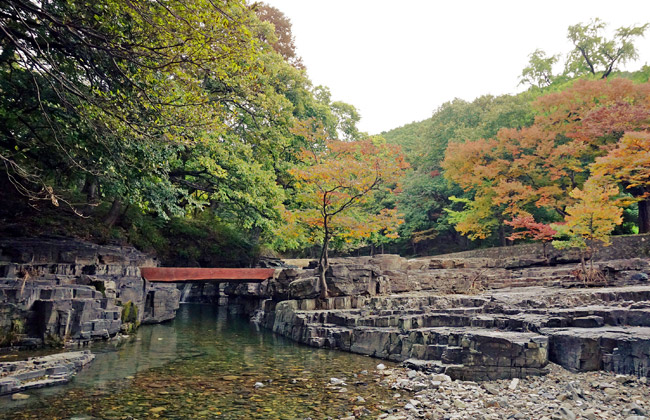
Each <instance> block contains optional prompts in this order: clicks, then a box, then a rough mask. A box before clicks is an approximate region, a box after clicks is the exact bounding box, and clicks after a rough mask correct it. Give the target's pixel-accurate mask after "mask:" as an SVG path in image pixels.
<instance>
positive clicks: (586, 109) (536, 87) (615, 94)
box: [382, 20, 650, 254]
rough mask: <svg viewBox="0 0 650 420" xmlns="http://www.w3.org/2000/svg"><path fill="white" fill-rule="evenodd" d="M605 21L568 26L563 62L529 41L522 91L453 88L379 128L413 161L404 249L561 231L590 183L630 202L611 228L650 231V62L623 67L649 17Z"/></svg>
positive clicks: (404, 201)
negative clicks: (420, 116) (570, 46)
mask: <svg viewBox="0 0 650 420" xmlns="http://www.w3.org/2000/svg"><path fill="white" fill-rule="evenodd" d="M603 29H604V23H603V22H601V21H599V20H594V21H592V22H591V23H589V24H584V25H583V24H578V25H575V26H572V27H570V28H569V31H568V38H569V39H570V40H572V42H573V43H574V45H575V49H574V50H572V51H570V52H569V53H568V55H567V56H566V58H565V62H564V70H563V72H561V73H557V74H556V73H553V65H555V63H556V62H557V61H558V60H560V58H561V56H560V55H554V56H552V57H547V55H546V53H544V52H543V51H541V50H537V51H535V52H533V53H532V54H531V56H530V65H529V67H527V68H525V69H524V70H523V71H522V76H521V83H522V84H524V85H525V86H528V88H527V90H525V91H524V92H522V93H520V94H516V95H502V96H497V97H494V96H482V97H478V98H477V99H475V100H473V101H471V102H469V101H465V100H461V99H454V100H452V101H449V102H446V103H444V104H443V105H442V106H440V107H439V108H438V109H436V110H435V111H434V113H433V115H432V117H431V118H429V119H427V120H424V121H421V122H414V123H411V124H408V125H405V126H403V127H399V128H396V129H394V130H391V131H388V132H384V133H382V136H383V137H384V138H386V139H387V141H388V142H389V143H392V144H396V145H400V146H402V147H403V149H404V152H405V153H406V156H407V160H408V161H409V162H410V163H411V165H412V167H413V171H412V172H411V173H410V174H409V175H408V176H407V178H406V180H405V181H404V184H405V187H404V191H403V193H402V194H401V195H400V199H399V205H398V209H399V211H400V212H402V213H403V214H404V219H405V223H404V225H403V226H402V228H401V231H400V234H401V237H402V240H403V244H402V248H401V249H402V252H407V253H408V252H410V253H413V254H416V253H431V252H445V251H450V250H452V249H464V248H468V247H475V246H486V245H506V244H510V243H512V240H514V239H517V238H524V237H528V238H530V237H531V236H534V235H533V233H532V231H534V230H535V229H536V228H537V229H539V228H540V227H541V226H545V227H546V228H547V229H549V230H550V231H552V232H553V233H554V234H555V232H556V230H557V229H553V228H551V225H552V224H554V223H555V224H560V225H561V224H564V223H567V222H569V223H571V221H572V219H571V212H572V211H574V210H575V207H576V206H578V205H581V203H582V204H584V199H580V198H578V197H580V196H581V194H583V195H584V194H585V193H584V192H585V191H586V189H590V193H588V194H587V195H588V196H590V197H593V195H594V194H600V197H601V198H600V201H599V202H597V203H596V202H592V205H593V206H596V207H599V208H606V205H607V204H608V203H610V204H611V203H613V204H612V205H614V208H616V209H619V208H620V209H623V210H624V211H623V217H622V220H621V221H620V223H618V221H617V223H614V224H613V225H612V228H614V226H615V231H614V232H615V233H638V232H648V230H649V229H650V219H649V217H650V215H649V212H648V204H649V203H648V201H647V198H648V194H649V192H650V191H649V190H648V186H649V184H648V182H649V181H650V178H649V177H648V175H649V174H648V168H649V167H650V156H649V155H650V144H649V143H650V142H649V141H648V131H647V130H648V129H649V128H650V102H649V101H650V84H649V83H648V78H649V76H650V67H648V66H647V65H645V66H643V67H642V68H641V70H639V71H636V72H618V71H616V69H617V66H618V65H620V64H621V63H623V62H626V61H629V60H633V59H634V57H635V49H634V44H633V42H632V41H633V39H634V38H635V36H641V35H642V34H643V33H644V32H645V30H646V29H647V25H644V26H639V27H630V28H620V29H619V30H618V31H617V32H616V35H615V37H614V38H612V39H606V38H604V37H603V36H602V30H603ZM581 51H584V54H582V53H581ZM605 192H606V193H605ZM602 194H605V195H606V196H607V197H606V198H604V197H602ZM592 210H594V209H592ZM610 210H611V209H610ZM582 211H583V212H587V210H586V209H584V208H583V209H582ZM589 214H590V216H589V217H591V218H592V219H593V218H595V219H593V220H597V219H598V217H599V216H598V215H597V214H593V212H592V213H589ZM582 216H584V217H586V216H585V214H582ZM513 222H514V223H513ZM589 223H592V222H589ZM594 224H597V222H594ZM560 230H562V229H560ZM524 232H527V234H523V233H524ZM574 233H575V232H574ZM592 233H593V232H592ZM579 236H581V235H579ZM584 236H585V237H590V238H591V239H594V238H595V236H594V235H592V234H585V235H584ZM596 236H597V235H596ZM509 239H510V240H509ZM547 239H549V240H550V239H552V235H551V236H550V237H549V238H547ZM409 247H410V250H409Z"/></svg>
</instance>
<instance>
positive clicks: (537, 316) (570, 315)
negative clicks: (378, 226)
mask: <svg viewBox="0 0 650 420" xmlns="http://www.w3.org/2000/svg"><path fill="white" fill-rule="evenodd" d="M596 267H597V268H598V269H599V270H600V272H601V273H602V278H603V279H604V281H603V282H606V283H607V284H608V285H609V286H611V287H606V288H603V287H599V288H596V287H593V286H602V285H603V284H597V285H596V284H589V285H585V284H583V283H582V282H576V280H575V270H576V269H577V266H576V264H565V265H555V266H547V265H545V261H544V260H540V259H537V258H529V259H519V260H517V259H504V260H493V259H489V258H458V257H453V258H449V257H437V258H424V259H416V260H406V259H404V258H401V257H399V256H395V255H381V256H376V257H361V258H349V259H340V260H334V261H333V262H332V266H331V267H330V269H329V271H328V273H327V276H326V278H327V281H328V286H329V289H330V294H331V295H332V297H331V298H329V299H325V300H322V299H318V298H317V296H318V295H319V290H318V287H317V284H318V283H317V278H316V272H315V270H310V269H302V270H301V269H285V270H282V271H280V272H279V273H278V275H277V276H276V278H275V279H273V280H269V281H266V282H263V283H259V284H246V285H236V286H235V285H233V286H229V287H226V289H225V290H226V293H227V294H229V295H230V302H231V303H242V302H248V305H249V307H248V308H247V309H248V311H250V310H251V306H253V305H251V303H250V302H251V299H254V298H260V299H265V301H264V304H263V307H261V308H258V309H260V310H259V311H258V313H257V314H256V319H257V320H258V321H259V322H261V323H262V324H263V325H264V326H266V327H267V328H270V329H272V330H273V331H275V332H277V333H279V334H282V335H285V336H288V337H291V338H292V339H294V340H296V341H299V342H302V343H305V344H308V345H311V346H315V347H330V348H338V349H341V350H346V351H351V352H355V353H361V354H367V355H370V356H375V357H380V358H385V359H391V360H397V361H405V362H406V363H408V364H409V365H410V366H412V367H418V368H420V369H424V370H429V371H434V372H444V373H446V374H448V375H449V376H451V377H453V378H458V379H466V380H488V379H490V380H492V379H503V378H513V377H522V376H526V375H539V374H544V373H545V371H546V370H545V366H546V365H547V363H548V362H549V361H552V362H555V363H558V364H560V365H562V366H564V367H566V368H568V369H571V370H574V371H585V370H599V369H604V370H609V371H613V372H617V373H621V374H632V375H637V376H644V377H647V376H650V368H649V367H650V347H649V346H650V283H648V274H649V273H650V263H649V262H648V260H645V259H638V258H637V259H627V260H612V261H603V262H599V263H597V264H596ZM603 282H601V283H603ZM569 286H592V287H587V288H572V289H566V287H569Z"/></svg>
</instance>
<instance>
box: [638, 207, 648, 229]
mask: <svg viewBox="0 0 650 420" xmlns="http://www.w3.org/2000/svg"><path fill="white" fill-rule="evenodd" d="M639 233H650V200H643V201H639Z"/></svg>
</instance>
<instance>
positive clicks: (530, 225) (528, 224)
mask: <svg viewBox="0 0 650 420" xmlns="http://www.w3.org/2000/svg"><path fill="white" fill-rule="evenodd" d="M504 223H505V224H506V225H508V226H512V227H513V228H514V229H522V230H519V231H517V232H514V233H513V234H512V235H510V236H509V237H508V239H510V240H511V241H514V240H516V239H532V240H533V241H540V242H541V243H542V252H543V253H544V258H545V259H546V260H548V255H547V252H546V245H548V244H549V242H551V241H552V240H553V237H554V235H555V234H556V233H557V231H556V230H555V229H553V228H552V227H551V226H549V225H546V224H544V223H538V222H536V221H535V218H534V217H533V216H531V215H525V216H519V217H515V218H514V219H512V220H506V221H504Z"/></svg>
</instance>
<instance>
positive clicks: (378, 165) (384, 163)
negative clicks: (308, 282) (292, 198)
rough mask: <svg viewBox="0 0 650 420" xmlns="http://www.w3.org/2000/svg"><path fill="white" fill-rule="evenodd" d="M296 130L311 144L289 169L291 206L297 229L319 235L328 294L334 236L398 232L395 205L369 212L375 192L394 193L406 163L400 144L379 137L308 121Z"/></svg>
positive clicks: (324, 293)
mask: <svg viewBox="0 0 650 420" xmlns="http://www.w3.org/2000/svg"><path fill="white" fill-rule="evenodd" d="M296 133H297V134H300V135H301V136H304V137H305V138H307V139H308V144H311V145H312V147H310V148H305V149H303V151H302V154H301V160H302V162H303V165H302V166H298V167H296V168H294V169H293V170H292V171H291V173H292V175H293V176H294V177H295V179H296V184H295V189H296V195H297V202H298V204H299V206H300V207H298V208H295V209H291V210H290V211H289V212H288V216H289V218H290V222H293V226H294V230H299V229H304V230H307V231H309V232H310V234H311V236H312V239H313V240H320V241H321V252H320V257H319V260H318V264H319V287H320V292H321V297H327V295H328V290H327V282H326V280H325V275H326V272H327V270H328V268H329V260H328V248H329V245H330V242H331V241H332V240H333V239H339V240H342V241H347V242H351V241H353V240H355V239H357V238H368V237H370V235H371V234H372V233H373V232H379V231H384V234H385V235H388V236H395V235H396V227H397V225H398V224H399V222H400V218H399V217H398V215H397V211H396V210H395V209H381V210H380V211H379V212H369V211H368V205H369V204H371V203H372V200H373V198H374V196H375V194H377V193H379V192H386V193H389V194H393V193H394V192H395V189H396V188H397V185H398V182H399V180H400V178H401V177H402V175H403V174H404V171H405V170H406V168H407V167H408V164H407V163H406V161H405V160H404V157H403V155H402V154H401V152H400V150H399V148H398V147H396V146H391V145H388V144H386V143H385V142H384V141H382V140H381V139H378V138H374V139H373V138H370V139H366V140H361V141H354V142H342V141H337V140H325V139H324V134H323V132H322V130H321V131H320V132H316V133H314V132H313V131H312V130H311V127H310V126H309V125H308V124H301V125H299V126H298V127H297V129H296Z"/></svg>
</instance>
